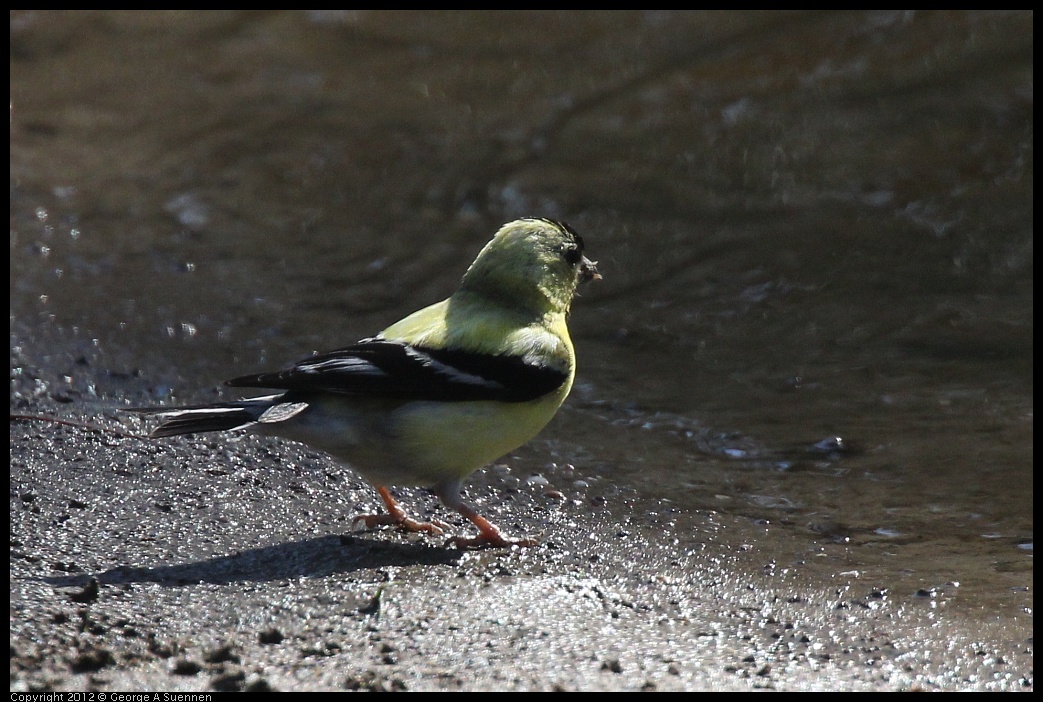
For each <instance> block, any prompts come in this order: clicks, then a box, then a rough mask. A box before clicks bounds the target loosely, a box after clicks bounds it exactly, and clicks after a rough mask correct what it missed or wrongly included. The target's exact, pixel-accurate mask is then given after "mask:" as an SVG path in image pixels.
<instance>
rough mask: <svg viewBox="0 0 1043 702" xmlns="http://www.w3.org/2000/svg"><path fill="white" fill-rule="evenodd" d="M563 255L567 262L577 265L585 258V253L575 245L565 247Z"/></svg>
mask: <svg viewBox="0 0 1043 702" xmlns="http://www.w3.org/2000/svg"><path fill="white" fill-rule="evenodd" d="M561 256H562V258H564V259H565V263H567V264H569V265H570V266H575V265H576V264H577V263H579V260H580V259H581V258H583V254H581V253H580V251H579V249H578V248H576V247H575V246H567V247H565V249H564V251H562V252H561Z"/></svg>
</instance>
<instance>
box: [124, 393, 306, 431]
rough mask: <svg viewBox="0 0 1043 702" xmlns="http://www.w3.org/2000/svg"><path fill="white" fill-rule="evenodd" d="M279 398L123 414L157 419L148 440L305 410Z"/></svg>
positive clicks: (221, 428) (303, 405)
mask: <svg viewBox="0 0 1043 702" xmlns="http://www.w3.org/2000/svg"><path fill="white" fill-rule="evenodd" d="M281 398H282V395H270V396H267V397H255V398H253V399H252V400H239V401H236V402H216V403H213V404H209V405H195V406H191V407H134V408H130V409H128V410H127V411H129V412H137V413H139V414H150V415H154V416H156V417H159V418H160V419H161V420H163V423H162V424H160V425H159V426H158V427H156V428H155V429H154V430H152V433H151V434H149V437H150V438H153V439H158V438H162V437H164V436H177V435H178V434H199V433H202V432H208V431H228V430H231V429H245V428H247V427H249V426H251V425H253V424H257V423H259V422H260V423H269V422H278V421H283V420H285V419H289V418H290V417H293V416H294V415H296V414H299V413H300V412H301V411H303V410H304V409H306V408H307V406H308V405H307V404H306V403H303V402H280V401H279V400H280V399H281Z"/></svg>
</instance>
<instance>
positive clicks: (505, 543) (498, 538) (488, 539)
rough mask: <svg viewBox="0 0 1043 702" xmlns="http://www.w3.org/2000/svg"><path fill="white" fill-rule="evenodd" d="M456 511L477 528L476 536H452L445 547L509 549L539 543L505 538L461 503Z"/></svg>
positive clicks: (532, 540)
mask: <svg viewBox="0 0 1043 702" xmlns="http://www.w3.org/2000/svg"><path fill="white" fill-rule="evenodd" d="M456 510H457V511H458V512H459V513H460V514H462V515H464V516H465V517H467V518H468V519H469V520H471V523H472V524H474V525H475V526H476V527H478V536H475V537H472V538H467V537H464V536H454V537H453V538H451V539H449V541H448V542H446V545H449V544H452V545H454V546H456V547H457V548H510V547H511V546H518V547H521V548H526V547H528V546H535V545H536V544H538V543H539V542H538V541H536V539H508V538H506V537H505V536H504V535H503V534H502V533H501V532H500V529H499V528H498V527H497V526H496V525H495V524H493V523H492V522H490V521H489V520H488V519H486V518H485V517H483V516H482V515H480V514H478V513H477V512H475V511H474V509H472V508H471V507H470V506H469V505H467V504H464V503H461V504H460V505H458V506H457V507H456Z"/></svg>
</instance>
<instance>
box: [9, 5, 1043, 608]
mask: <svg viewBox="0 0 1043 702" xmlns="http://www.w3.org/2000/svg"><path fill="white" fill-rule="evenodd" d="M11 23H12V33H11V39H12V53H11V82H12V87H11V149H12V152H11V239H10V241H11V246H10V248H11V261H12V262H11V317H12V320H13V328H17V329H19V330H21V329H25V328H28V329H41V328H42V327H47V329H46V331H44V330H42V329H41V332H40V333H41V338H47V339H53V338H59V339H65V340H66V342H65V344H63V345H59V346H58V347H56V348H48V349H42V348H39V347H36V349H35V352H36V353H39V354H41V355H50V356H51V359H50V360H51V361H52V362H53V363H56V364H58V365H61V364H63V363H64V364H68V366H69V368H70V369H71V370H70V373H69V384H70V389H71V391H75V392H74V396H75V397H77V398H88V399H90V402H91V404H90V407H89V409H92V410H96V411H99V412H101V411H105V410H106V409H109V408H112V407H116V406H120V405H124V404H137V403H140V402H141V401H142V400H143V399H157V398H158V399H162V400H168V399H170V400H176V401H184V402H188V401H198V400H204V399H207V398H209V397H211V396H212V395H213V392H214V388H216V387H218V385H219V383H220V381H222V380H223V379H225V378H227V377H233V376H235V375H239V374H242V373H245V372H249V371H251V370H264V369H270V368H272V367H278V366H282V365H284V364H286V363H288V362H290V361H293V360H296V359H298V358H300V357H303V356H305V355H307V354H308V353H310V352H311V351H313V350H324V349H328V348H334V347H337V346H340V345H344V344H345V343H350V342H352V341H354V340H355V339H357V338H360V337H363V336H367V335H369V334H372V333H373V332H375V331H377V330H379V329H381V328H382V327H384V326H386V325H387V324H388V323H389V322H391V321H393V320H395V319H398V318H399V317H400V316H401V315H403V314H405V313H407V312H409V311H412V310H413V309H415V308H417V307H419V306H421V305H424V304H427V303H430V302H433V301H435V300H437V299H440V298H442V297H444V296H445V295H447V294H448V293H450V292H451V291H452V290H453V288H454V287H455V284H456V282H457V280H458V279H459V276H460V274H461V273H462V272H463V270H464V268H465V267H466V265H467V264H468V263H469V261H470V260H471V258H472V257H473V256H474V254H475V253H476V252H477V250H478V249H479V248H480V246H481V245H482V244H483V243H484V242H485V241H486V240H487V238H488V237H489V236H490V235H491V233H492V232H493V231H494V230H495V228H496V227H497V226H498V225H499V224H501V223H502V222H504V221H507V220H509V219H511V218H514V217H516V216H521V215H538V216H548V217H557V218H563V219H565V220H567V221H569V222H570V223H571V224H572V225H573V226H574V227H575V228H576V229H577V230H579V231H580V232H581V233H582V234H583V235H584V237H585V239H586V241H587V245H588V249H589V253H590V255H591V257H592V258H595V259H598V260H599V268H600V269H601V271H602V273H603V274H604V276H605V279H604V280H603V281H601V282H600V283H599V284H597V285H592V286H590V287H588V288H587V289H585V290H584V292H583V296H582V297H581V298H580V299H578V300H577V303H576V305H575V307H574V311H573V320H572V328H573V332H574V334H573V335H574V338H575V341H576V346H577V348H578V352H579V356H580V375H579V379H578V384H577V387H576V390H575V391H574V393H573V396H572V398H571V399H570V401H569V403H568V405H567V407H566V408H565V410H564V411H563V413H562V416H561V417H560V418H559V419H558V420H556V422H555V423H554V424H553V425H552V426H551V428H549V429H548V430H547V431H546V432H545V433H544V434H543V435H542V436H541V438H540V439H538V440H537V441H536V442H535V443H534V444H532V445H531V446H529V447H527V448H525V449H522V450H521V451H520V452H519V460H522V461H524V462H525V465H530V464H531V465H533V466H535V468H534V470H540V466H541V465H546V464H550V463H557V464H559V466H563V465H565V464H572V465H575V466H576V468H577V470H579V471H580V472H581V473H582V474H583V475H584V476H585V477H587V478H590V477H593V478H595V479H596V480H602V481H606V482H608V483H611V484H613V485H616V486H619V487H620V488H623V489H626V490H633V491H635V494H637V495H638V496H639V499H640V500H643V501H648V503H650V504H651V503H656V502H659V501H663V500H667V501H668V502H665V503H663V504H666V505H669V506H672V507H675V508H677V509H680V510H684V511H694V512H709V511H717V512H720V513H724V514H727V515H730V516H731V517H735V518H737V519H739V520H740V522H741V523H744V524H747V525H748V526H749V529H750V532H749V535H751V538H753V537H756V538H762V539H763V541H762V546H761V547H762V548H764V550H765V554H766V555H765V557H766V559H768V560H770V561H771V562H772V563H777V564H778V565H779V566H780V567H787V566H788V565H791V564H798V563H799V564H801V567H804V568H809V569H813V568H814V567H816V565H815V564H816V563H818V564H821V565H822V577H823V582H828V580H829V577H831V575H833V574H835V573H836V572H838V569H840V568H843V569H844V570H845V572H852V571H858V572H863V573H865V574H866V576H865V577H866V579H867V581H869V582H872V583H873V586H877V587H895V588H897V590H898V592H900V593H904V594H905V595H906V596H909V597H914V596H922V597H932V596H934V595H932V593H935V594H937V593H939V592H941V593H944V596H945V597H946V598H948V599H949V600H950V601H951V602H952V603H953V604H954V605H955V606H959V607H961V608H965V609H966V610H967V611H971V612H973V611H980V612H982V613H983V615H985V616H993V615H995V614H1001V615H1003V616H1015V617H1016V616H1018V615H1023V614H1024V613H1026V612H1031V605H1032V574H1031V568H1032V548H1031V547H1032V469H1031V465H1032V376H1033V373H1032V181H1033V178H1032V139H1033V130H1032V107H1033V104H1032V73H1033V72H1032V15H1031V14H1030V13H1010V14H1007V13H911V12H910V13H890V12H880V13H862V12H849V13H841V12H836V13H807V14H804V13H778V14H776V13H753V14H747V13H724V14H719V13H681V14H676V13H669V12H643V13H631V12H621V13H610V14H600V13H586V14H568V13H522V14H503V13H485V14H467V13H464V14H455V13H418V14H410V13H405V14H402V13H379V12H362V11H359V12H312V13H306V12H290V13H209V14H197V13H176V12H175V13H147V14H138V13H108V12H99V13H94V12H80V13H51V12H24V13H15V14H13V15H12V18H11ZM30 345H32V344H30ZM88 348H90V349H91V352H92V353H94V354H99V355H100V356H102V357H103V358H105V359H107V361H108V363H109V364H110V365H109V368H110V371H111V372H110V373H109V374H108V375H106V376H105V377H98V376H97V375H93V373H94V370H95V369H96V368H97V366H96V365H95V366H92V367H91V373H92V374H90V375H84V374H83V372H82V371H78V370H77V366H76V365H75V363H74V361H75V359H76V358H77V356H78V355H80V354H82V353H84V349H88ZM146 394H147V395H150V396H151V397H150V398H146V397H145V395H146ZM547 472H548V473H549V474H554V471H553V470H551V469H550V468H548V469H547ZM769 532H770V533H769ZM758 534H760V535H761V536H757V535H758ZM826 552H829V553H832V554H837V553H842V557H840V558H822V559H818V560H816V559H815V558H814V556H816V555H821V554H824V553H826ZM957 584H958V585H957ZM924 593H926V594H924Z"/></svg>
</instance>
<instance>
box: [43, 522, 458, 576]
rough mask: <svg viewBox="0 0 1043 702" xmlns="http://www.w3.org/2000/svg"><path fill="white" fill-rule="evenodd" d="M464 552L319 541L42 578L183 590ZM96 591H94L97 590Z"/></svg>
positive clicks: (431, 560)
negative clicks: (194, 559) (167, 563)
mask: <svg viewBox="0 0 1043 702" xmlns="http://www.w3.org/2000/svg"><path fill="white" fill-rule="evenodd" d="M461 555H462V552H461V551H459V550H458V549H455V548H449V547H441V546H430V545H428V544H424V543H395V542H387V541H381V540H379V539H377V538H369V537H361V536H347V535H345V536H322V537H319V538H315V539H305V540H301V541H291V542H287V543H281V544H276V545H272V546H264V547H262V548H255V549H250V550H247V551H239V552H236V553H233V554H230V555H227V556H215V557H213V558H208V559H206V560H201V561H194V562H190V563H179V564H176V565H161V566H129V565H121V566H117V567H115V568H111V569H109V570H106V571H104V572H102V573H97V574H94V575H93V576H91V575H90V574H82V573H81V574H77V575H66V576H58V577H54V576H49V577H43V578H41V580H43V581H44V582H46V583H49V584H51V585H53V586H55V587H74V586H82V585H89V583H90V581H91V579H92V578H93V579H95V580H97V582H98V584H99V585H121V584H128V583H145V582H149V583H158V584H161V585H165V586H168V587H184V586H187V585H196V584H199V583H209V584H213V585H227V584H230V583H234V582H263V581H270V580H284V579H294V578H321V577H325V576H328V575H333V574H335V573H350V572H353V571H356V570H363V569H368V568H380V567H383V566H411V565H455V564H457V563H459V561H460V557H461ZM95 587H96V586H95Z"/></svg>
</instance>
